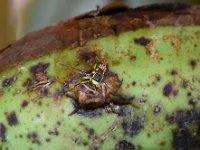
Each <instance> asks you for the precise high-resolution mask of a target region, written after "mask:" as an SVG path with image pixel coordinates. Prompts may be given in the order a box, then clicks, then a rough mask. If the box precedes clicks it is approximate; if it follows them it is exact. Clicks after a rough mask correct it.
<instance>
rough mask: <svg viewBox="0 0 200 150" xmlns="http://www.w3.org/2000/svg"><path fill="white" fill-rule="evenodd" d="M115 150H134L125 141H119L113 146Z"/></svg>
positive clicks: (130, 144) (132, 146) (131, 145)
mask: <svg viewBox="0 0 200 150" xmlns="http://www.w3.org/2000/svg"><path fill="white" fill-rule="evenodd" d="M115 150H135V147H134V145H133V144H132V143H130V142H128V141H126V140H121V141H118V143H117V144H116V145H115Z"/></svg>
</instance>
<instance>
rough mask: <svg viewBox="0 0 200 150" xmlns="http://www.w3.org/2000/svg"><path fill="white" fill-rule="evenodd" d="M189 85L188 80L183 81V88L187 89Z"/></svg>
mask: <svg viewBox="0 0 200 150" xmlns="http://www.w3.org/2000/svg"><path fill="white" fill-rule="evenodd" d="M187 87H188V82H187V81H183V82H182V88H184V89H186V88H187Z"/></svg>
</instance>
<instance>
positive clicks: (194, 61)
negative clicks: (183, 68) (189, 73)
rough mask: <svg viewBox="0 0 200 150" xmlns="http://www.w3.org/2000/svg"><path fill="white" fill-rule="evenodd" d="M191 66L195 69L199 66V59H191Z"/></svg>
mask: <svg viewBox="0 0 200 150" xmlns="http://www.w3.org/2000/svg"><path fill="white" fill-rule="evenodd" d="M190 66H191V68H192V70H194V69H195V68H196V66H197V61H196V60H194V59H192V60H191V61H190Z"/></svg>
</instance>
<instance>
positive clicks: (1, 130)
mask: <svg viewBox="0 0 200 150" xmlns="http://www.w3.org/2000/svg"><path fill="white" fill-rule="evenodd" d="M0 140H1V141H2V142H4V141H6V126H5V125H4V124H3V123H0Z"/></svg>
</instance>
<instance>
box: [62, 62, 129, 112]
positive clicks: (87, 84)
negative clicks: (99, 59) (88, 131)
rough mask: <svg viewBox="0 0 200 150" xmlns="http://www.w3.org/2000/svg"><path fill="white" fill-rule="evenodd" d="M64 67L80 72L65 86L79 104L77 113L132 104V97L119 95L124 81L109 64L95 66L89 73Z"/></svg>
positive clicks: (67, 92) (66, 92)
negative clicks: (80, 110)
mask: <svg viewBox="0 0 200 150" xmlns="http://www.w3.org/2000/svg"><path fill="white" fill-rule="evenodd" d="M62 66H64V67H65V68H67V69H71V70H76V71H77V72H79V74H76V75H74V76H73V77H72V78H71V79H70V80H68V81H67V82H65V84H64V89H65V94H66V95H67V96H70V97H72V98H73V99H75V101H76V102H77V103H78V108H77V109H76V111H78V109H80V108H82V109H85V110H88V109H95V108H99V107H103V106H106V105H109V104H110V103H114V104H117V105H127V104H132V99H133V98H132V97H127V96H123V95H121V94H119V92H118V90H119V88H120V86H121V84H122V81H120V80H119V78H118V76H117V74H114V73H113V72H111V71H110V70H109V69H108V66H107V64H104V63H99V64H95V66H94V68H93V69H91V70H88V71H81V70H79V69H76V68H72V67H69V66H66V65H62Z"/></svg>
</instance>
